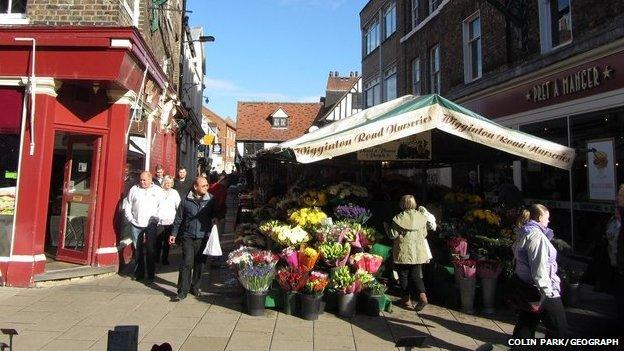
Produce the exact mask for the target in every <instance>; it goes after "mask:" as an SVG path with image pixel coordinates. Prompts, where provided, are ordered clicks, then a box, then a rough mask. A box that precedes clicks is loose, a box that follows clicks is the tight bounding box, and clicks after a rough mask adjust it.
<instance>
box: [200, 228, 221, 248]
mask: <svg viewBox="0 0 624 351" xmlns="http://www.w3.org/2000/svg"><path fill="white" fill-rule="evenodd" d="M203 254H204V255H206V256H221V255H223V252H221V244H220V243H219V231H218V230H217V226H216V224H215V225H213V226H212V229H211V230H210V237H209V238H208V242H207V243H206V248H205V249H204V252H203Z"/></svg>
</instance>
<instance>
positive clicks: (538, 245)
mask: <svg viewBox="0 0 624 351" xmlns="http://www.w3.org/2000/svg"><path fill="white" fill-rule="evenodd" d="M552 237H553V231H552V229H549V228H544V227H542V226H541V225H540V224H539V223H537V222H535V221H533V220H530V221H529V222H527V223H526V224H525V225H524V226H522V227H521V228H518V229H516V242H515V243H514V244H513V252H514V257H515V259H516V274H517V275H518V277H519V278H520V279H522V280H523V281H525V282H527V283H531V284H534V285H535V286H537V287H538V289H539V290H540V292H541V293H542V296H546V297H559V296H561V295H560V292H561V287H560V284H561V280H560V279H559V277H558V276H557V250H556V249H555V247H554V246H553V245H552V244H551V243H550V239H552Z"/></svg>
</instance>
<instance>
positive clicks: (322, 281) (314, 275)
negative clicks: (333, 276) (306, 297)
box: [303, 271, 329, 295]
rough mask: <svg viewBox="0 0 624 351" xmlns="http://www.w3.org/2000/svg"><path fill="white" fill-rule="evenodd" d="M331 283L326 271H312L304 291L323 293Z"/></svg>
mask: <svg viewBox="0 0 624 351" xmlns="http://www.w3.org/2000/svg"><path fill="white" fill-rule="evenodd" d="M328 283H329V278H328V277H327V274H326V273H323V272H319V271H312V272H310V275H309V276H308V280H307V282H306V283H305V286H304V288H303V292H305V293H306V294H312V295H321V294H322V293H323V291H325V287H326V286H327V284H328Z"/></svg>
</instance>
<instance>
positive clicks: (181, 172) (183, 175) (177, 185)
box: [173, 167, 193, 199]
mask: <svg viewBox="0 0 624 351" xmlns="http://www.w3.org/2000/svg"><path fill="white" fill-rule="evenodd" d="M187 175H188V174H187V172H186V168H184V167H180V168H179V169H178V177H177V178H176V179H175V180H174V182H173V188H174V189H175V190H177V191H178V195H180V199H184V198H185V197H186V196H187V195H188V193H189V191H191V188H192V187H193V180H192V179H191V178H189V177H188V176H187Z"/></svg>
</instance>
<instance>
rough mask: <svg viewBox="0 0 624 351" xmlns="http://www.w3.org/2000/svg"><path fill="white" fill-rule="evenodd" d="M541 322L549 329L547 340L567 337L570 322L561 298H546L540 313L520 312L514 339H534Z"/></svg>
mask: <svg viewBox="0 0 624 351" xmlns="http://www.w3.org/2000/svg"><path fill="white" fill-rule="evenodd" d="M540 321H542V322H543V323H544V326H545V327H546V329H547V331H546V337H547V338H565V337H566V336H567V333H568V320H567V318H566V314H565V309H564V308H563V303H562V302H561V298H560V297H553V298H546V300H544V301H543V302H542V310H541V311H540V312H539V313H530V312H526V311H519V313H518V322H517V323H516V326H515V327H514V331H513V337H514V338H521V339H528V338H534V337H535V330H536V329H537V325H538V324H539V322H540Z"/></svg>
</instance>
